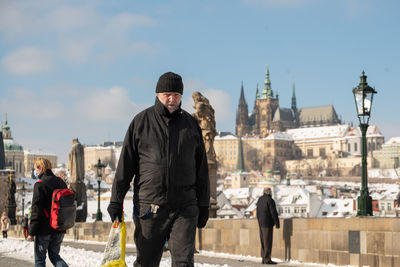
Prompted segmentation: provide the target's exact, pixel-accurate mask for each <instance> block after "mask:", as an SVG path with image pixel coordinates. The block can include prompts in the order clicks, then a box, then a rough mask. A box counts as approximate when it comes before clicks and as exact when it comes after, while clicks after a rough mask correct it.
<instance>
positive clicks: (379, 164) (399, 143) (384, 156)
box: [370, 137, 400, 169]
mask: <svg viewBox="0 0 400 267" xmlns="http://www.w3.org/2000/svg"><path fill="white" fill-rule="evenodd" d="M370 147H372V145H370ZM373 155H374V164H373V168H381V169H398V168H399V167H400V160H399V159H400V137H392V138H390V140H389V141H388V142H386V143H385V144H383V145H382V149H381V150H377V151H373Z"/></svg>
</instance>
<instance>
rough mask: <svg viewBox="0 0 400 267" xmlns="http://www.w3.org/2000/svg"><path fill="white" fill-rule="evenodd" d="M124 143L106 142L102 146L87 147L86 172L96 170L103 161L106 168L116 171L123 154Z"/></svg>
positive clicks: (85, 149)
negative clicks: (97, 165)
mask: <svg viewBox="0 0 400 267" xmlns="http://www.w3.org/2000/svg"><path fill="white" fill-rule="evenodd" d="M121 149H122V142H104V143H103V144H100V145H95V146H85V148H84V151H85V156H84V158H85V170H95V169H96V168H95V167H94V165H96V164H97V162H98V160H99V159H100V160H101V163H103V164H104V165H105V166H109V167H110V168H111V169H112V170H115V169H116V168H117V165H118V160H119V155H120V154H121Z"/></svg>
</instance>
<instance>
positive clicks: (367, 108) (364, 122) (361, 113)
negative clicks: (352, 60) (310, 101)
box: [353, 71, 377, 216]
mask: <svg viewBox="0 0 400 267" xmlns="http://www.w3.org/2000/svg"><path fill="white" fill-rule="evenodd" d="M376 93H377V92H376V91H375V89H374V88H372V87H370V86H369V85H368V83H367V76H365V73H364V71H363V72H362V75H361V76H360V84H359V85H358V86H357V87H355V88H354V89H353V94H354V100H355V102H356V108H357V116H358V120H359V122H360V130H361V147H362V150H361V155H362V160H361V192H360V196H359V197H358V199H357V200H358V209H357V216H367V215H371V216H372V198H371V197H370V196H369V192H368V182H367V179H368V178H367V176H368V175H367V174H368V173H367V137H366V135H367V129H368V126H369V125H368V122H369V117H370V115H371V108H372V100H373V98H374V94H376Z"/></svg>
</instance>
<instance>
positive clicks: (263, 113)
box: [253, 68, 279, 135]
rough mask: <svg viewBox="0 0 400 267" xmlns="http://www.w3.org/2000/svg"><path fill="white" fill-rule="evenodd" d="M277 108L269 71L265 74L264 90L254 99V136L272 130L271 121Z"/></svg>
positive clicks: (277, 103) (277, 101)
mask: <svg viewBox="0 0 400 267" xmlns="http://www.w3.org/2000/svg"><path fill="white" fill-rule="evenodd" d="M278 108H279V99H278V97H274V92H273V90H272V87H271V80H270V78H269V69H268V68H267V71H266V73H265V80H264V89H263V90H262V92H261V94H260V95H259V97H258V98H257V99H256V104H255V107H254V114H255V123H254V126H253V132H254V133H255V134H261V135H266V134H267V133H268V132H270V131H271V130H272V120H273V118H274V114H275V111H276V110H277V109H278Z"/></svg>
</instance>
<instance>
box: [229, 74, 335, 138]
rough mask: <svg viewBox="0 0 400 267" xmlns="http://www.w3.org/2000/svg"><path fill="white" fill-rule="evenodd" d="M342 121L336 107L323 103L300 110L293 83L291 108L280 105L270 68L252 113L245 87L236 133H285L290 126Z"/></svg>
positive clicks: (242, 134)
mask: <svg viewBox="0 0 400 267" xmlns="http://www.w3.org/2000/svg"><path fill="white" fill-rule="evenodd" d="M336 124H340V120H339V118H338V116H337V114H336V111H335V109H334V107H333V106H319V107H308V108H300V109H297V100H296V92H295V86H294V85H293V91H292V101H291V107H290V108H282V107H280V106H279V95H278V94H276V95H275V94H274V92H273V90H272V87H271V80H270V73H269V69H268V68H267V72H266V77H265V81H264V89H263V90H262V91H261V92H259V89H258V86H257V89H256V98H255V101H254V108H253V111H252V113H251V114H250V115H249V112H248V105H247V102H246V99H245V96H244V89H243V83H242V86H241V92H240V99H239V105H238V109H237V113H236V129H235V130H236V135H237V136H244V135H246V134H250V135H262V136H265V135H267V134H268V133H270V132H278V131H279V132H282V131H285V130H286V129H291V128H299V127H312V126H327V125H336Z"/></svg>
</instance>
